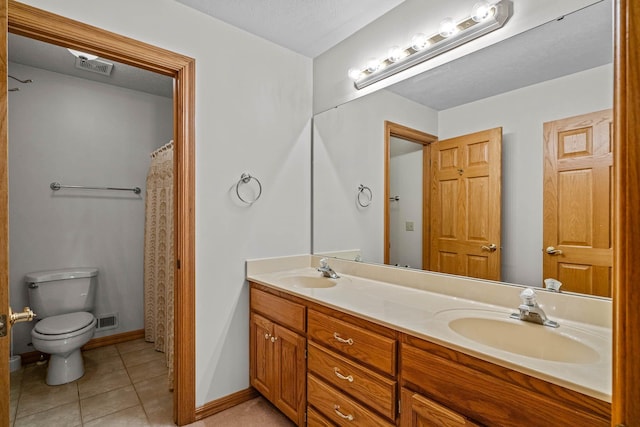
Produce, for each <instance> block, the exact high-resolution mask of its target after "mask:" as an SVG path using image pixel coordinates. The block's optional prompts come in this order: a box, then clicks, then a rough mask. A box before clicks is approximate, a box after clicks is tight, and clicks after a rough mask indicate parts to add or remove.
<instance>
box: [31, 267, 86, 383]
mask: <svg viewBox="0 0 640 427" xmlns="http://www.w3.org/2000/svg"><path fill="white" fill-rule="evenodd" d="M97 280H98V269H97V268H70V269H65V270H50V271H39V272H35V273H29V274H27V275H26V276H25V281H26V283H27V286H28V287H29V304H30V306H31V309H32V310H33V311H34V312H35V313H36V315H37V319H40V320H38V321H37V323H36V324H35V326H34V328H33V330H32V331H31V342H32V343H33V346H34V347H35V348H36V350H39V351H41V352H43V353H47V354H49V355H51V358H50V359H49V367H48V369H47V384H49V385H58V384H66V383H68V382H71V381H75V380H77V379H78V378H80V377H81V376H82V375H84V363H83V361H82V354H81V353H80V347H82V346H83V345H85V344H86V343H87V342H88V341H89V340H90V339H91V337H93V333H94V332H95V329H96V318H95V317H94V316H93V314H91V311H92V310H93V308H94V302H95V297H96V283H97Z"/></svg>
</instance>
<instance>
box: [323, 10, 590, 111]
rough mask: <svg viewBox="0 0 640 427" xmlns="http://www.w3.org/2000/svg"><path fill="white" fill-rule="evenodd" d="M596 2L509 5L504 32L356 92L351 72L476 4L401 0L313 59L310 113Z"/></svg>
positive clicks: (478, 40)
mask: <svg viewBox="0 0 640 427" xmlns="http://www.w3.org/2000/svg"><path fill="white" fill-rule="evenodd" d="M596 2H597V0H562V1H557V0H512V3H513V16H512V17H511V18H510V19H509V21H507V23H506V24H505V26H504V27H503V28H501V29H499V30H496V31H494V32H492V33H490V34H487V35H485V36H483V37H481V38H480V39H477V40H474V41H472V42H469V43H467V44H465V45H463V46H460V47H458V48H456V49H454V50H452V51H450V52H447V53H444V54H442V55H440V56H438V57H436V58H433V59H431V60H429V61H426V62H424V63H422V64H419V65H416V66H414V67H412V68H410V69H408V70H405V71H403V72H402V73H398V74H396V75H394V76H392V77H388V78H386V79H384V80H382V81H380V82H378V83H375V84H373V85H371V86H369V87H367V88H364V89H362V90H357V89H355V87H354V86H353V81H352V80H351V79H349V77H348V76H347V71H348V70H349V69H350V68H358V67H362V66H363V65H364V64H366V62H367V60H368V59H369V58H371V57H375V58H384V57H385V56H386V54H387V50H388V49H389V47H391V46H393V45H398V46H407V45H408V44H409V42H410V40H411V37H412V36H413V35H414V34H416V33H419V32H423V33H426V34H433V33H435V32H437V28H438V25H439V23H440V21H441V20H442V19H444V18H446V17H453V18H456V19H462V18H464V17H467V16H469V14H470V12H471V7H472V6H473V5H474V3H475V1H474V0H450V1H442V0H405V2H404V3H402V4H400V5H399V6H398V7H396V8H395V9H392V10H391V11H390V12H388V13H386V14H385V15H384V16H383V17H381V18H379V19H378V20H376V21H374V22H373V23H372V24H370V25H368V26H366V27H364V28H363V29H361V30H360V31H358V32H356V33H355V34H353V35H352V36H351V37H349V38H347V39H346V40H344V41H342V42H341V43H340V44H338V45H337V46H335V47H333V48H331V49H329V50H328V51H326V52H325V53H323V54H322V55H320V56H318V57H317V58H315V59H314V63H313V72H314V74H313V94H314V103H313V111H314V113H319V112H321V111H325V110H327V109H329V108H333V107H335V106H336V105H340V104H342V103H344V102H347V101H350V100H352V99H354V98H358V97H361V96H363V95H366V94H369V93H371V92H373V91H376V90H378V89H380V88H383V87H387V86H389V85H391V84H393V83H396V82H398V81H400V80H403V79H405V78H407V77H411V76H414V75H417V74H420V73H422V72H423V71H426V70H429V69H432V68H435V67H437V66H439V65H442V64H445V63H447V62H450V61H452V60H454V59H457V58H460V57H461V56H463V55H466V54H468V53H470V52H474V51H476V50H479V49H482V48H484V47H487V46H490V45H492V44H494V43H497V42H499V41H501V40H504V39H506V38H509V37H511V36H513V35H516V34H519V33H521V32H523V31H526V30H528V29H531V28H534V27H536V26H538V25H541V24H543V23H545V22H548V21H551V20H554V19H556V18H558V17H560V16H562V15H565V14H567V13H569V12H573V11H575V10H577V9H580V8H582V7H585V6H588V5H590V4H593V3H596Z"/></svg>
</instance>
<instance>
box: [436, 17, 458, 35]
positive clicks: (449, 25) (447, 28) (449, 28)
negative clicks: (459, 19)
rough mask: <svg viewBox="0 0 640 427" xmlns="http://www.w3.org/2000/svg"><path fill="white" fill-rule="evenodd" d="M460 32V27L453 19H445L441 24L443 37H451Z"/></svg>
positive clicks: (440, 31)
mask: <svg viewBox="0 0 640 427" xmlns="http://www.w3.org/2000/svg"><path fill="white" fill-rule="evenodd" d="M457 32H458V26H457V25H456V21H454V20H453V18H445V19H443V20H442V22H440V30H439V33H440V35H441V36H442V37H451V36H452V35H454V34H455V33H457Z"/></svg>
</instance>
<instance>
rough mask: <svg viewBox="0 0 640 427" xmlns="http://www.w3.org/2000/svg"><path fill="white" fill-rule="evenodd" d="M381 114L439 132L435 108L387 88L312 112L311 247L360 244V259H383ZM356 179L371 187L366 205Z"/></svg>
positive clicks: (326, 249) (340, 247)
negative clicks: (361, 203) (360, 198)
mask: <svg viewBox="0 0 640 427" xmlns="http://www.w3.org/2000/svg"><path fill="white" fill-rule="evenodd" d="M385 120H389V121H392V122H395V123H398V124H401V125H404V126H408V127H410V128H413V129H417V130H420V131H423V132H426V133H430V134H432V135H437V132H438V127H437V113H436V111H434V110H432V109H430V108H427V107H425V106H422V105H419V104H416V103H414V102H412V101H408V100H407V99H405V98H403V97H401V96H398V95H396V94H394V93H392V92H389V91H386V90H382V91H379V92H376V93H373V94H371V95H369V96H367V97H365V98H361V99H357V100H354V101H352V102H349V103H346V104H344V105H341V106H339V107H337V108H334V109H332V110H328V111H325V112H324V113H322V114H318V115H316V116H315V118H314V137H313V164H314V178H313V179H314V184H313V191H314V193H313V198H314V206H313V227H314V231H313V246H314V247H313V251H314V253H323V252H332V251H342V250H349V249H360V250H361V255H362V260H363V261H365V262H376V263H382V262H383V260H384V251H383V245H384V236H383V234H382V230H383V227H382V224H383V221H384V203H383V197H384V121H385ZM360 184H363V185H365V186H367V187H369V188H371V191H372V193H373V200H372V202H371V205H370V206H369V207H367V208H363V207H360V206H359V205H358V204H357V200H356V197H357V189H358V186H359V185H360ZM378 231H379V232H378Z"/></svg>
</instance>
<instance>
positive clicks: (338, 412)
mask: <svg viewBox="0 0 640 427" xmlns="http://www.w3.org/2000/svg"><path fill="white" fill-rule="evenodd" d="M307 401H308V402H309V404H310V405H312V406H314V407H315V408H316V409H317V410H318V411H319V412H320V413H321V414H322V415H323V416H324V417H325V418H327V419H328V420H329V421H331V422H333V423H336V424H337V425H339V426H363V427H375V426H379V427H392V426H395V424H391V423H389V422H388V421H386V420H385V419H384V418H382V417H380V416H378V415H376V414H374V413H373V412H371V411H369V410H368V409H366V408H365V407H363V406H362V405H360V404H359V403H357V402H356V401H355V400H353V399H351V398H349V397H347V396H346V395H344V394H342V393H340V392H339V391H337V390H335V389H333V388H332V387H331V386H328V385H327V384H325V383H323V382H322V381H321V380H319V379H317V378H316V377H314V376H313V375H311V374H309V375H307Z"/></svg>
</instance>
